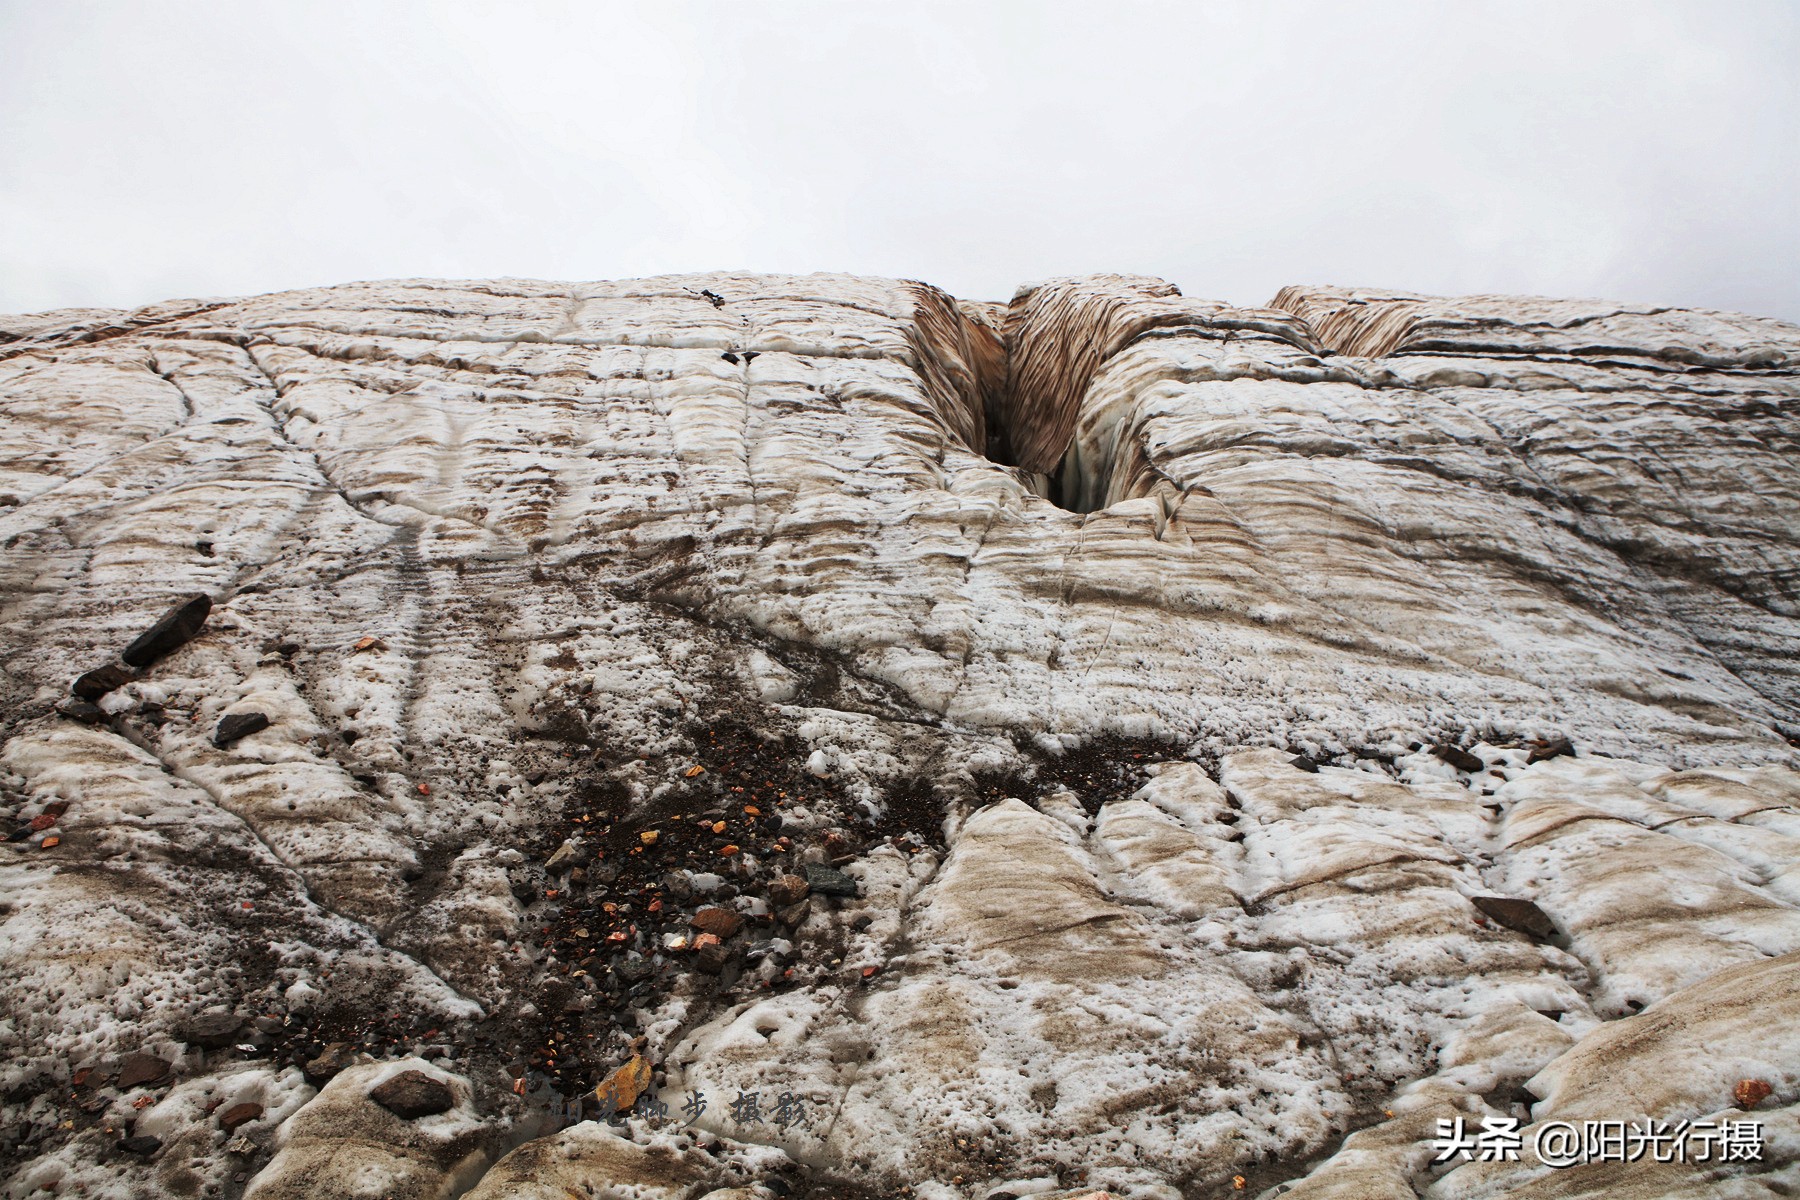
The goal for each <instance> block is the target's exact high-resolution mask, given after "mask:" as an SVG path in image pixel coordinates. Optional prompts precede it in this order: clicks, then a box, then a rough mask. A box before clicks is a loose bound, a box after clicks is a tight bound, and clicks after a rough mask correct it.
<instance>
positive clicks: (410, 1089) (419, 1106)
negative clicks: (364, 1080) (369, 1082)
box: [369, 1071, 456, 1121]
mask: <svg viewBox="0 0 1800 1200" xmlns="http://www.w3.org/2000/svg"><path fill="white" fill-rule="evenodd" d="M369 1099H371V1100H373V1101H375V1103H377V1104H379V1105H381V1107H383V1108H385V1109H387V1110H388V1111H389V1112H391V1113H393V1114H394V1115H395V1116H396V1117H399V1118H401V1119H402V1120H407V1121H412V1120H416V1119H417V1118H419V1117H430V1116H435V1115H437V1114H438V1113H441V1112H448V1111H449V1110H450V1109H451V1108H452V1107H453V1106H454V1105H455V1104H456V1096H455V1094H454V1093H452V1092H451V1091H450V1085H449V1084H447V1083H445V1082H444V1081H443V1080H441V1079H435V1078H433V1077H432V1076H430V1075H427V1074H426V1073H425V1072H423V1071H402V1072H400V1073H399V1074H398V1075H395V1076H393V1077H392V1078H390V1079H387V1080H386V1081H384V1082H382V1083H380V1084H377V1085H376V1086H375V1087H374V1088H372V1089H370V1091H369Z"/></svg>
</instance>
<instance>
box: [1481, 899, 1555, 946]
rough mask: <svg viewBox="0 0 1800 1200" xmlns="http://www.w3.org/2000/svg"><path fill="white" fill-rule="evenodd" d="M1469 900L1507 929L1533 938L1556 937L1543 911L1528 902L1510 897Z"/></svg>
mask: <svg viewBox="0 0 1800 1200" xmlns="http://www.w3.org/2000/svg"><path fill="white" fill-rule="evenodd" d="M1469 900H1470V902H1471V903H1472V904H1474V905H1475V907H1476V908H1478V909H1480V910H1481V911H1482V912H1484V913H1486V914H1487V915H1488V916H1490V917H1492V918H1493V919H1494V920H1496V921H1498V922H1500V924H1502V925H1504V926H1506V927H1507V928H1508V929H1514V930H1517V931H1518V932H1520V933H1525V934H1530V935H1531V936H1532V937H1534V938H1551V937H1555V936H1556V925H1555V923H1554V922H1552V921H1551V920H1550V918H1549V917H1547V916H1545V915H1544V910H1543V909H1541V908H1539V907H1538V906H1537V905H1535V904H1533V903H1532V902H1531V901H1529V900H1516V899H1513V898H1512V897H1510V896H1471V897H1469Z"/></svg>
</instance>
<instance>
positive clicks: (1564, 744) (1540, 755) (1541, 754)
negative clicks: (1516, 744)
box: [1525, 737, 1575, 763]
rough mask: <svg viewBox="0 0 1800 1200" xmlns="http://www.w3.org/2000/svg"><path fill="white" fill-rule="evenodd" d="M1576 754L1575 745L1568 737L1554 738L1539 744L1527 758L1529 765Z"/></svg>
mask: <svg viewBox="0 0 1800 1200" xmlns="http://www.w3.org/2000/svg"><path fill="white" fill-rule="evenodd" d="M1574 753H1575V746H1574V743H1572V742H1570V741H1569V739H1568V738H1566V737H1553V738H1548V739H1546V740H1544V741H1541V742H1539V743H1537V744H1536V745H1535V746H1533V747H1532V748H1531V753H1530V754H1528V755H1526V756H1525V761H1526V762H1527V763H1535V762H1543V761H1544V760H1545V759H1547V758H1561V757H1563V756H1564V755H1573V754H1574Z"/></svg>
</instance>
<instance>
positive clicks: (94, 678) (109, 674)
mask: <svg viewBox="0 0 1800 1200" xmlns="http://www.w3.org/2000/svg"><path fill="white" fill-rule="evenodd" d="M135 675H136V672H134V671H133V670H132V669H131V668H130V667H128V666H126V665H125V664H124V663H120V662H109V663H107V664H106V665H105V666H103V667H95V668H94V669H93V670H91V671H89V672H87V673H86V674H84V675H80V676H78V677H77V678H76V680H75V682H74V683H72V684H70V685H69V690H70V691H71V692H73V693H75V695H77V696H79V697H80V698H81V699H83V700H98V699H99V698H100V697H102V696H104V695H106V693H108V692H110V691H112V690H113V689H114V688H119V687H124V686H125V685H126V684H128V683H130V682H131V680H132V679H133V677H134V676H135Z"/></svg>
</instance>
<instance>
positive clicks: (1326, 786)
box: [0, 273, 1800, 1200]
mask: <svg viewBox="0 0 1800 1200" xmlns="http://www.w3.org/2000/svg"><path fill="white" fill-rule="evenodd" d="M202 596H203V597H205V599H204V600H198V599H195V598H196V597H202ZM209 602H210V607H209ZM0 605H4V609H3V617H0V628H3V629H4V635H3V637H0V701H3V703H0V734H3V735H4V739H5V740H4V745H3V747H0V788H3V794H0V832H4V833H6V834H7V835H8V836H9V837H10V840H9V841H7V842H5V843H4V845H0V921H3V922H4V932H3V934H0V966H3V969H0V1174H3V1176H4V1178H5V1183H4V1185H0V1186H3V1187H4V1189H5V1191H4V1194H5V1195H7V1196H9V1197H11V1196H18V1197H26V1196H34V1195H46V1194H55V1195H82V1196H90V1197H141V1196H196V1197H200V1196H204V1197H239V1196H248V1197H252V1198H253V1200H276V1198H292V1197H316V1198H325V1197H370V1198H374V1197H441V1198H449V1197H457V1196H470V1197H480V1198H483V1200H489V1198H499V1197H520V1198H524V1197H530V1198H534V1200H535V1198H540V1197H542V1198H547V1200H562V1198H563V1197H634V1198H638V1200H646V1198H651V1197H658V1198H668V1200H697V1198H699V1197H704V1196H712V1197H714V1198H715V1200H726V1198H728V1197H729V1198H742V1200H748V1198H750V1197H758V1198H762V1197H776V1196H782V1197H819V1198H823V1197H828V1196H851V1197H877V1196H880V1197H889V1196H910V1197H920V1198H924V1200H952V1198H964V1197H967V1198H972V1200H986V1198H988V1197H1001V1196H1014V1197H1023V1196H1028V1195H1029V1196H1043V1197H1059V1196H1060V1197H1076V1196H1088V1195H1092V1194H1095V1193H1099V1192H1108V1193H1111V1194H1112V1195H1114V1196H1121V1197H1142V1198H1145V1200H1176V1198H1192V1197H1202V1196H1207V1197H1210V1196H1229V1195H1245V1196H1254V1195H1258V1194H1260V1193H1264V1192H1267V1193H1268V1194H1282V1195H1287V1196H1291V1197H1306V1198H1312V1197H1327V1196H1329V1197H1345V1198H1355V1200H1361V1198H1376V1197H1399V1198H1403V1200H1404V1198H1408V1197H1415V1196H1423V1197H1433V1198H1441V1200H1451V1198H1457V1200H1462V1198H1469V1200H1473V1198H1476V1197H1498V1196H1518V1197H1527V1196H1529V1197H1552V1196H1555V1197H1574V1196H1595V1197H1599V1196H1608V1197H1616V1196H1626V1197H1651V1196H1700V1195H1706V1196H1721V1197H1766V1196H1778V1195H1788V1194H1791V1193H1792V1191H1793V1190H1794V1189H1796V1188H1800V1165H1797V1164H1800V771H1797V770H1796V767H1797V766H1800V750H1796V746H1800V667H1797V666H1796V663H1800V328H1796V327H1795V326H1792V325H1787V324H1784V323H1781V322H1777V321H1772V320H1765V319H1760V318H1755V317H1747V316H1738V315H1732V314H1724V313H1712V312H1694V311H1683V310H1671V309H1659V308H1652V307H1648V306H1635V307H1633V306H1626V305H1617V304H1611V303H1604V302H1598V301H1569V300H1543V299H1532V298H1521V297H1492V296H1480V297H1463V298H1440V297H1426V296H1416V295H1408V294H1399V293H1393V292H1376V291H1372V290H1365V289H1347V288H1308V287H1296V288H1287V289H1284V290H1283V291H1282V292H1281V293H1280V294H1279V295H1277V296H1276V297H1275V298H1274V300H1273V301H1272V302H1271V304H1270V306H1269V307H1267V308H1261V309H1242V308H1234V307H1231V306H1229V305H1225V304H1221V303H1216V302H1210V301H1202V300H1194V299H1190V298H1186V297H1183V296H1181V295H1180V294H1179V293H1178V292H1177V291H1176V289H1174V288H1173V287H1171V286H1169V285H1167V284H1165V283H1162V282H1161V281H1158V280H1154V279H1147V278H1142V277H1127V276H1091V277H1084V278H1076V279H1059V280H1051V281H1047V282H1044V283H1040V284H1035V285H1031V286H1029V287H1026V288H1023V289H1021V290H1020V292H1019V293H1018V295H1017V296H1015V297H1014V298H1013V299H1012V301H1010V302H1009V303H988V302H975V301H959V300H957V299H955V298H953V297H951V296H949V295H947V294H945V293H944V292H942V291H940V290H938V289H936V288H933V287H930V286H927V285H924V284H920V283H914V282H908V281H896V280H885V279H869V278H857V277H849V276H837V275H812V276H772V275H741V274H727V273H721V274H708V275H691V276H669V277H663V278H657V279H647V280H636V281H627V282H613V283H582V284H552V283H543V282H535V281H527V280H491V281H483V282H474V283H453V282H443V281H432V280H413V281H400V282H387V283H379V284H358V285H349V286H344V287H335V288H322V289H315V290H310V291H300V292H290V293H283V294H279V295H273V296H262V297H255V298H251V299H243V300H194V301H173V302H169V303H166V304H162V305H156V306H152V307H150V308H145V309H141V310H136V311H132V312H115V311H97V310H79V311H77V310H70V311H64V312H55V313H43V314H35V315H32V316H26V317H0ZM184 605H185V606H186V607H185V608H183V607H182V606H184ZM171 611H176V612H177V613H178V614H179V615H178V616H177V617H175V618H173V619H171V620H170V621H168V622H165V623H164V625H163V626H162V627H161V628H162V635H161V636H159V638H153V639H140V636H139V635H141V634H144V633H145V632H146V631H148V630H150V629H151V628H152V626H155V625H157V623H158V621H159V619H161V618H163V617H164V616H165V614H168V613H171ZM134 639H137V640H135V641H134ZM121 654H123V655H124V660H123V661H121V660H120V658H119V656H120V655H121ZM613 1104H623V1105H628V1106H629V1108H628V1111H626V1112H624V1113H609V1112H608V1111H607V1109H608V1107H610V1106H611V1105H613ZM1459 1119H1460V1120H1461V1121H1463V1122H1464V1124H1465V1126H1466V1127H1467V1128H1469V1129H1480V1128H1483V1126H1482V1122H1483V1121H1486V1122H1488V1123H1489V1125H1488V1126H1487V1127H1488V1128H1501V1127H1503V1126H1501V1125H1500V1124H1498V1123H1501V1122H1506V1121H1511V1122H1516V1123H1517V1129H1518V1131H1519V1133H1520V1136H1521V1140H1522V1143H1523V1151H1522V1153H1520V1154H1518V1155H1517V1156H1516V1157H1514V1156H1508V1155H1504V1154H1501V1155H1492V1156H1489V1157H1490V1158H1491V1159H1492V1161H1482V1158H1481V1156H1476V1157H1474V1158H1472V1159H1464V1158H1463V1157H1461V1156H1450V1157H1448V1158H1447V1159H1445V1160H1444V1161H1439V1160H1440V1159H1443V1158H1445V1156H1444V1155H1443V1154H1441V1153H1440V1146H1441V1144H1440V1143H1439V1141H1438V1135H1439V1132H1440V1129H1441V1128H1442V1125H1443V1123H1449V1124H1451V1125H1454V1122H1455V1121H1457V1120H1459ZM1583 1121H1600V1122H1604V1121H1625V1122H1639V1123H1640V1124H1641V1123H1644V1122H1649V1121H1666V1122H1669V1123H1671V1124H1678V1123H1679V1122H1683V1121H1688V1122H1694V1123H1697V1124H1700V1125H1705V1124H1707V1123H1713V1124H1718V1123H1722V1122H1731V1123H1737V1125H1738V1126H1739V1127H1740V1132H1741V1131H1742V1123H1744V1122H1750V1123H1753V1124H1754V1126H1755V1132H1756V1136H1757V1139H1758V1143H1759V1144H1758V1152H1757V1155H1756V1156H1751V1155H1749V1154H1748V1153H1739V1154H1736V1155H1730V1154H1726V1153H1723V1152H1722V1151H1721V1152H1720V1153H1717V1154H1714V1155H1712V1156H1709V1157H1708V1158H1706V1159H1705V1160H1704V1161H1701V1156H1700V1155H1699V1154H1697V1153H1696V1154H1687V1153H1683V1154H1680V1155H1663V1156H1661V1157H1663V1158H1666V1159H1668V1161H1658V1157H1659V1156H1658V1155H1656V1154H1653V1153H1640V1154H1639V1156H1638V1158H1637V1160H1636V1161H1627V1162H1600V1161H1595V1162H1590V1163H1587V1164H1585V1165H1573V1166H1558V1165H1554V1164H1552V1163H1548V1162H1545V1161H1544V1160H1543V1159H1542V1157H1541V1156H1540V1155H1538V1154H1537V1153H1535V1151H1534V1146H1535V1145H1536V1142H1535V1140H1534V1135H1535V1133H1536V1132H1537V1131H1539V1130H1541V1129H1543V1128H1546V1127H1548V1126H1551V1125H1554V1124H1555V1123H1557V1122H1570V1123H1573V1124H1575V1125H1579V1124H1580V1123H1581V1122H1583ZM1740 1149H1741V1147H1740Z"/></svg>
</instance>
